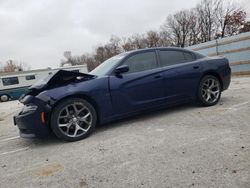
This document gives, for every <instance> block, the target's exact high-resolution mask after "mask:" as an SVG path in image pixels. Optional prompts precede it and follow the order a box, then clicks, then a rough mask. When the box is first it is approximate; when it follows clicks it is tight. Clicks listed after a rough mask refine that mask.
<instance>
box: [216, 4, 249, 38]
mask: <svg viewBox="0 0 250 188" xmlns="http://www.w3.org/2000/svg"><path fill="white" fill-rule="evenodd" d="M245 19H246V12H245V11H243V9H242V8H239V7H237V6H236V5H235V4H234V3H233V2H228V1H227V2H226V3H225V1H221V2H220V4H219V6H218V11H217V23H218V24H219V25H218V29H219V33H218V34H217V35H218V37H221V38H223V37H225V36H232V35H234V34H236V33H237V32H239V30H240V28H241V27H242V25H244V22H245Z"/></svg>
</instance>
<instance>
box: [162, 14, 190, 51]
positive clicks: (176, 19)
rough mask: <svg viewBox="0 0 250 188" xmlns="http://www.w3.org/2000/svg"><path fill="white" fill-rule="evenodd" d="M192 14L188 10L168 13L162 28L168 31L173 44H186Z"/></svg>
mask: <svg viewBox="0 0 250 188" xmlns="http://www.w3.org/2000/svg"><path fill="white" fill-rule="evenodd" d="M191 16H192V14H191V11H190V10H182V11H179V12H177V13H176V14H174V15H169V16H168V17H167V20H166V22H165V24H164V25H163V26H162V28H163V30H164V31H165V32H167V33H169V36H170V38H171V39H172V41H173V44H174V45H175V46H179V47H185V46H186V45H187V41H188V40H187V39H188V38H187V37H188V35H189V34H190V27H191V24H192V17H191Z"/></svg>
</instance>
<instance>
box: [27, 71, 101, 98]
mask: <svg viewBox="0 0 250 188" xmlns="http://www.w3.org/2000/svg"><path fill="white" fill-rule="evenodd" d="M95 77H96V76H94V75H91V74H85V73H80V72H73V71H66V70H59V71H57V72H55V73H53V74H51V75H49V76H48V77H46V78H44V79H42V80H39V81H38V82H36V83H35V84H33V85H32V86H30V87H29V91H28V93H26V95H37V94H38V93H40V92H42V91H44V90H47V89H52V88H55V87H59V86H63V85H67V84H70V83H73V82H82V81H86V80H90V79H94V78H95Z"/></svg>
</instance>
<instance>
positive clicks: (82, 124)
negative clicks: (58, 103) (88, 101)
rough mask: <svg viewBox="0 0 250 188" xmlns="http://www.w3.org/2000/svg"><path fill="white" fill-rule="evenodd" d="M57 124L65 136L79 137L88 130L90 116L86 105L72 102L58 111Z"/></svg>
mask: <svg viewBox="0 0 250 188" xmlns="http://www.w3.org/2000/svg"><path fill="white" fill-rule="evenodd" d="M57 123H58V127H59V129H60V131H61V132H62V133H63V134H65V135H66V136H69V137H79V136H82V135H84V134H85V133H86V132H87V131H88V130H89V129H90V127H91V124H92V114H91V112H90V110H89V109H88V107H87V106H86V105H84V104H83V103H81V102H74V103H73V104H69V105H67V106H65V107H64V108H63V109H62V110H61V111H60V113H59V116H58V119H57Z"/></svg>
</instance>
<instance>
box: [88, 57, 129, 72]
mask: <svg viewBox="0 0 250 188" xmlns="http://www.w3.org/2000/svg"><path fill="white" fill-rule="evenodd" d="M126 55H127V53H122V54H119V55H117V56H114V57H111V58H110V59H108V60H106V61H104V62H103V63H102V64H100V65H99V66H98V67H96V68H95V69H94V70H92V71H91V72H90V74H92V75H98V76H102V75H106V74H107V73H108V72H109V71H110V70H111V69H112V68H113V67H114V66H116V65H117V63H118V62H120V60H121V59H123V58H124V57H125V56H126Z"/></svg>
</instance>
